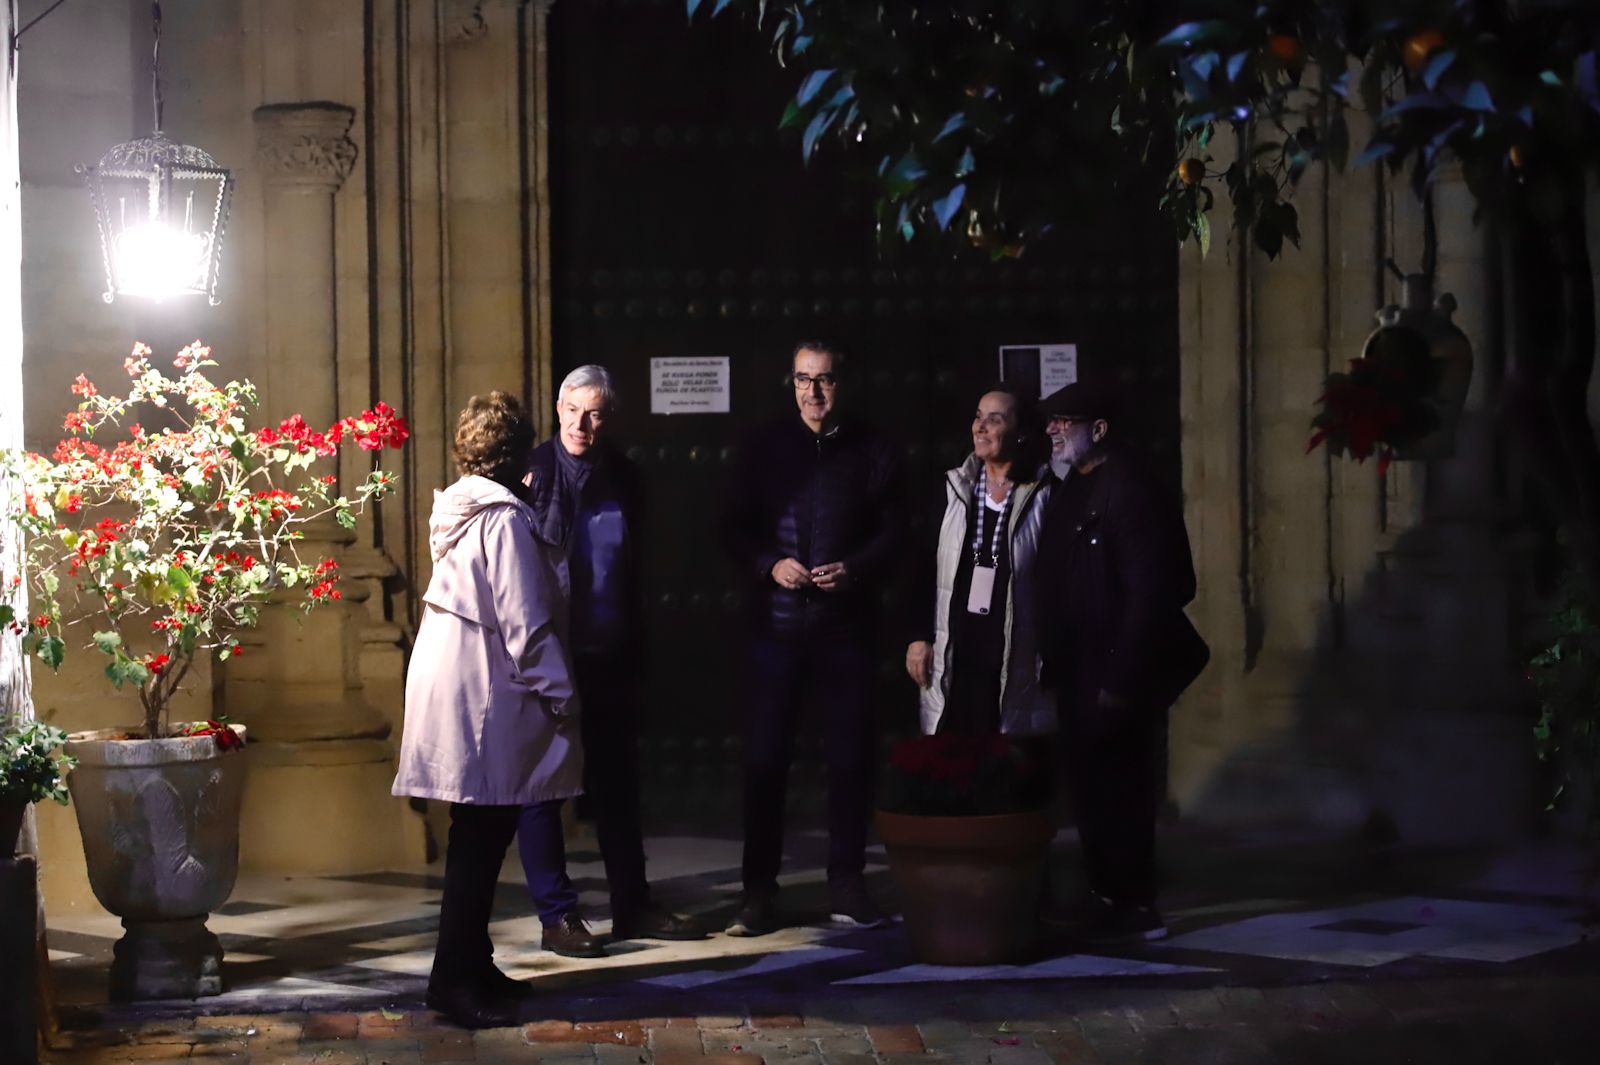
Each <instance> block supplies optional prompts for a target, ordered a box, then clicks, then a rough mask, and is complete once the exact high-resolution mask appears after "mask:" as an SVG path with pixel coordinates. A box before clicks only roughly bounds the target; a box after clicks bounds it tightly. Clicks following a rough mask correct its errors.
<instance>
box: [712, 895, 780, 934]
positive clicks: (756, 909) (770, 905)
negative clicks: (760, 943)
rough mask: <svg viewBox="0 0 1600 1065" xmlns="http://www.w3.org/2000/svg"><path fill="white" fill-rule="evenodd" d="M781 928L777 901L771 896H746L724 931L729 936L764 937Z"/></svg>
mask: <svg viewBox="0 0 1600 1065" xmlns="http://www.w3.org/2000/svg"><path fill="white" fill-rule="evenodd" d="M781 927H783V925H782V923H781V922H780V921H779V919H778V900H777V899H776V898H775V897H773V896H772V895H746V896H745V897H744V902H742V903H741V904H740V905H739V912H738V913H736V914H734V915H733V920H731V921H729V922H728V927H727V929H726V931H727V933H728V935H730V936H764V935H768V934H770V933H772V932H776V931H777V930H778V929H779V928H781Z"/></svg>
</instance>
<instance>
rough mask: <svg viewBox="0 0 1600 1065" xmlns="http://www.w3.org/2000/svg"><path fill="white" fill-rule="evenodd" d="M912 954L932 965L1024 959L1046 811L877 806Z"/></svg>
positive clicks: (1047, 830) (1048, 824)
mask: <svg viewBox="0 0 1600 1065" xmlns="http://www.w3.org/2000/svg"><path fill="white" fill-rule="evenodd" d="M878 836H879V838H880V839H882V840H883V844H884V847H885V848H887V849H888V852H889V870H890V872H891V873H892V874H893V875H894V882H895V889H896V891H897V892H898V897H899V902H900V907H901V910H902V911H903V913H904V915H905V928H906V938H907V939H908V940H909V942H910V945H911V953H912V954H913V955H914V956H915V957H916V958H917V959H918V960H919V961H924V962H930V963H932V964H934V965H999V964H1005V963H1009V962H1015V961H1020V960H1023V959H1025V958H1026V957H1027V955H1028V953H1029V951H1030V950H1032V948H1033V945H1034V943H1035V940H1036V932H1037V929H1038V914H1039V891H1040V887H1041V885H1042V883H1043V877H1042V872H1043V868H1044V860H1045V855H1046V853H1047V852H1048V850H1049V847H1050V840H1051V839H1052V838H1053V837H1054V836H1055V824H1054V823H1053V822H1052V820H1051V818H1050V815H1049V813H1048V812H1047V811H1042V810H1038V811H1027V812H1024V813H1015V814H996V815H992V816H985V817H919V816H917V815H915V814H895V813H888V812H886V811H883V810H879V811H878Z"/></svg>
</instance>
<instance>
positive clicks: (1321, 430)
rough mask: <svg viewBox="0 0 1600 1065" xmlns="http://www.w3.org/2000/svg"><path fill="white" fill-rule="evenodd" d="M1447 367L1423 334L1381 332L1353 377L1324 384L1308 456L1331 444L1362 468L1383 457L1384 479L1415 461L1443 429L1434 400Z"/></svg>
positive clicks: (1354, 362)
mask: <svg viewBox="0 0 1600 1065" xmlns="http://www.w3.org/2000/svg"><path fill="white" fill-rule="evenodd" d="M1441 362H1442V360H1439V359H1435V358H1434V355H1433V352H1432V350H1431V349H1430V348H1429V345H1428V338H1427V337H1425V336H1424V335H1423V334H1422V333H1421V332H1419V331H1418V330H1416V329H1412V328H1410V327H1407V326H1398V325H1394V326H1386V327H1385V328H1382V329H1379V330H1378V331H1377V332H1375V333H1374V334H1373V335H1372V337H1371V338H1370V339H1369V340H1368V341H1367V345H1366V348H1365V350H1364V351H1363V352H1362V354H1361V356H1360V357H1359V358H1355V359H1351V360H1350V367H1349V370H1348V371H1347V372H1344V373H1331V374H1329V375H1328V377H1327V380H1326V381H1324V382H1323V386H1322V395H1321V396H1320V397H1319V398H1318V400H1317V403H1318V404H1319V405H1320V407H1321V410H1319V411H1318V412H1317V414H1316V416H1315V417H1314V418H1313V419H1312V420H1311V429H1312V434H1311V440H1310V441H1309V442H1308V443H1307V444H1306V451H1307V452H1310V451H1313V450H1315V449H1316V448H1317V446H1318V445H1320V444H1326V445H1327V446H1328V450H1329V451H1330V452H1331V453H1333V454H1335V455H1348V456H1349V457H1350V458H1353V459H1355V460H1356V461H1357V462H1365V461H1366V460H1367V459H1368V458H1370V457H1371V456H1372V455H1373V454H1377V456H1378V472H1379V473H1383V472H1384V471H1385V470H1387V469H1388V468H1389V464H1390V463H1392V462H1393V461H1394V460H1395V459H1396V458H1405V457H1409V456H1410V455H1411V454H1412V453H1413V452H1414V451H1415V450H1416V449H1417V448H1418V447H1419V446H1420V445H1421V444H1422V443H1423V442H1424V441H1425V440H1427V439H1428V438H1429V437H1430V436H1431V435H1432V434H1434V433H1435V431H1437V430H1438V429H1439V428H1440V424H1441V423H1440V414H1439V408H1438V407H1437V406H1436V405H1435V402H1434V395H1435V393H1436V392H1437V391H1438V389H1439V385H1440V381H1441V377H1442V370H1441ZM1469 365H1470V364H1469ZM1468 372H1469V373H1470V369H1469V371H1468ZM1462 398H1463V401H1464V398H1465V397H1464V394H1463V397H1462Z"/></svg>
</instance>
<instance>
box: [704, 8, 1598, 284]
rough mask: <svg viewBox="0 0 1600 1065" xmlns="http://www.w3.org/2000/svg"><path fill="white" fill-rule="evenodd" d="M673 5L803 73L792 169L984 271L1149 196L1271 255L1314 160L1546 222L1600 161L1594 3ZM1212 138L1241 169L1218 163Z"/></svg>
mask: <svg viewBox="0 0 1600 1065" xmlns="http://www.w3.org/2000/svg"><path fill="white" fill-rule="evenodd" d="M687 8H688V13H689V15H690V17H691V18H693V17H695V16H696V15H697V14H698V13H701V12H702V10H705V11H708V12H709V13H710V14H711V15H713V16H714V15H717V14H722V13H724V12H728V13H738V14H743V15H744V16H746V17H748V18H751V19H754V20H756V21H757V22H758V23H759V24H760V25H761V26H763V27H764V28H765V29H766V30H767V31H768V32H769V34H770V40H771V43H772V47H773V50H774V52H775V54H776V56H777V58H778V60H779V61H780V62H781V63H783V64H784V66H785V67H787V68H788V69H790V70H791V71H792V72H793V75H794V78H795V86H796V87H795V93H794V96H793V98H792V99H791V100H790V101H789V104H788V107H787V109H786V111H785V113H784V115H783V116H782V124H784V125H785V126H792V127H795V128H797V129H798V130H800V138H799V139H800V149H801V153H802V155H803V156H804V157H805V158H806V159H807V160H809V159H811V158H812V157H813V156H815V155H816V154H817V153H818V152H819V151H822V150H823V147H824V145H826V144H828V143H830V142H832V143H835V144H837V145H841V146H843V147H844V148H845V149H846V150H847V151H848V152H849V153H851V154H852V156H853V157H854V158H855V159H856V161H857V162H858V163H860V164H862V165H863V166H866V167H869V168H870V169H871V171H872V174H873V176H874V177H875V179H876V181H877V186H878V190H879V199H878V223H879V229H880V234H881V235H882V236H884V237H891V236H898V237H899V238H901V239H905V240H910V239H912V238H913V237H915V236H916V234H917V233H918V232H920V231H925V232H933V233H938V234H954V235H955V236H956V237H957V238H964V239H967V240H970V241H972V242H973V243H975V244H978V245H980V246H982V247H986V248H989V249H990V250H991V251H992V252H993V253H994V254H995V255H1005V254H1010V255H1018V254H1021V252H1022V250H1023V249H1024V248H1025V247H1026V245H1027V244H1028V243H1030V242H1031V241H1034V240H1037V239H1038V238H1040V237H1041V236H1043V235H1045V234H1047V233H1049V232H1050V231H1051V230H1052V229H1053V228H1056V227H1058V226H1060V225H1063V224H1066V223H1068V222H1069V221H1070V219H1071V218H1072V217H1074V213H1075V212H1076V211H1079V210H1082V209H1084V206H1085V204H1086V202H1087V203H1089V204H1092V203H1093V202H1094V201H1095V200H1096V198H1097V197H1101V196H1107V195H1110V196H1116V195H1118V194H1122V195H1138V194H1140V193H1142V192H1143V191H1144V190H1145V188H1146V187H1147V186H1146V185H1145V183H1146V182H1149V181H1151V180H1152V179H1153V180H1154V181H1155V184H1156V186H1157V193H1156V195H1157V198H1158V203H1159V205H1160V206H1161V207H1162V208H1163V209H1164V210H1166V211H1167V212H1168V213H1169V214H1170V216H1171V217H1172V219H1173V222H1174V225H1175V227H1176V229H1177V234H1178V237H1179V239H1194V240H1196V241H1198V242H1199V243H1200V244H1201V245H1202V246H1208V245H1209V243H1210V233H1211V229H1210V222H1209V214H1208V212H1209V210H1210V209H1211V208H1212V207H1213V206H1214V204H1215V201H1216V199H1217V197H1218V195H1219V194H1220V195H1225V196H1226V197H1227V198H1228V200H1229V201H1230V202H1231V205H1232V208H1233V212H1232V214H1233V219H1234V222H1235V224H1236V225H1237V226H1239V227H1240V228H1241V229H1244V230H1247V231H1248V232H1249V233H1250V234H1251V235H1252V237H1253V239H1254V242H1255V244H1256V245H1257V246H1258V247H1260V248H1261V249H1263V250H1264V251H1265V252H1267V254H1269V255H1276V254H1278V253H1279V251H1280V250H1281V249H1282V247H1283V245H1284V243H1285V242H1289V243H1295V242H1297V241H1298V239H1299V226H1298V218H1297V215H1296V212H1295V209H1294V207H1293V204H1292V203H1291V202H1290V201H1291V196H1290V193H1291V192H1292V188H1293V186H1294V184H1295V183H1296V182H1297V181H1298V180H1299V179H1300V177H1301V176H1302V175H1304V174H1305V173H1307V172H1308V171H1309V170H1310V168H1312V167H1313V166H1315V165H1316V164H1318V163H1323V162H1326V163H1330V164H1332V165H1333V166H1335V167H1339V168H1342V167H1344V166H1346V165H1347V163H1351V162H1354V163H1356V164H1364V163H1371V162H1378V161H1382V162H1383V163H1384V164H1385V165H1387V166H1389V167H1391V168H1393V169H1394V170H1397V171H1398V170H1400V169H1402V168H1409V171H1410V174H1411V176H1412V177H1413V179H1414V180H1415V181H1416V183H1417V185H1418V187H1419V188H1421V187H1422V186H1423V185H1424V184H1425V183H1426V181H1427V180H1428V178H1429V176H1430V175H1431V174H1432V172H1433V171H1434V169H1435V168H1436V167H1437V166H1438V165H1439V163H1440V162H1441V161H1442V160H1445V159H1454V160H1457V161H1459V162H1460V163H1461V165H1462V167H1463V169H1464V172H1465V175H1466V178H1467V180H1468V182H1469V183H1470V184H1471V186H1472V189H1473V191H1474V193H1475V194H1476V195H1477V197H1478V200H1479V202H1480V204H1482V205H1484V206H1485V207H1491V208H1500V207H1503V206H1505V204H1506V201H1507V200H1508V198H1509V197H1510V195H1511V194H1512V193H1513V192H1516V191H1518V190H1519V189H1524V190H1525V191H1526V194H1527V195H1526V198H1527V200H1528V202H1529V204H1530V206H1531V207H1532V208H1533V209H1534V210H1536V211H1538V212H1539V213H1540V214H1541V216H1542V217H1543V218H1545V219H1547V220H1554V219H1557V218H1559V217H1561V215H1562V213H1563V211H1564V210H1565V205H1564V203H1563V200H1564V197H1565V196H1566V195H1567V194H1568V192H1569V190H1570V179H1571V175H1572V174H1573V173H1575V172H1579V171H1585V170H1587V169H1589V168H1591V167H1592V166H1593V165H1594V163H1595V160H1596V152H1597V146H1600V93H1597V86H1596V45H1597V42H1600V4H1593V3H1590V2H1588V0H1542V2H1541V0H1529V2H1523V3H1513V2H1502V3H1487V2H1482V0H1387V2H1385V0H1367V2H1361V0H1342V2H1314V0H1277V2H1273V3H1251V2H1241V0H1192V2H1185V0H1167V2H1164V3H1162V2H1142V0H1099V2H1089V0H1079V2H1072V0H931V2H918V3H915V4H912V3H878V2H869V0H713V2H707V0H687ZM1353 112H1354V113H1359V114H1360V115H1361V116H1362V118H1363V119H1364V121H1360V122H1356V121H1353V118H1352V113H1353ZM1355 125H1359V127H1360V128H1361V129H1362V131H1363V132H1362V133H1361V135H1360V136H1359V138H1356V137H1353V133H1352V126H1355ZM1222 130H1231V131H1233V132H1235V133H1238V134H1239V135H1240V137H1241V139H1242V140H1241V143H1242V144H1243V145H1244V151H1243V152H1242V155H1241V157H1239V158H1230V159H1229V160H1228V162H1227V165H1226V166H1221V167H1213V166H1211V165H1210V164H1211V163H1212V162H1213V159H1212V158H1211V155H1212V146H1213V141H1214V138H1215V137H1216V136H1217V134H1218V133H1219V131H1222ZM1356 139H1359V140H1360V141H1361V143H1353V140H1356ZM1129 163H1133V164H1134V165H1132V166H1130V165H1128V164H1129ZM1140 164H1143V165H1140ZM1152 170H1154V171H1156V173H1155V174H1154V175H1152V173H1151V171H1152Z"/></svg>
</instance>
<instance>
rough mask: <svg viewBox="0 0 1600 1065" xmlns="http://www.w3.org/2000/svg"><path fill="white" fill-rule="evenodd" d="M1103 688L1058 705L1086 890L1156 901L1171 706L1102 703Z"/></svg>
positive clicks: (1126, 900) (1138, 902) (1133, 902)
mask: <svg viewBox="0 0 1600 1065" xmlns="http://www.w3.org/2000/svg"><path fill="white" fill-rule="evenodd" d="M1097 695H1098V689H1096V688H1093V687H1091V688H1089V689H1087V690H1084V691H1083V692H1082V694H1081V695H1079V696H1078V697H1077V698H1072V697H1069V696H1068V695H1067V694H1066V692H1063V693H1062V695H1061V697H1060V700H1059V702H1058V704H1057V708H1058V711H1059V714H1060V721H1061V743H1062V747H1063V757H1064V760H1065V765H1064V768H1065V769H1066V777H1067V787H1068V789H1069V791H1070V794H1071V796H1072V805H1073V808H1074V811H1075V813H1076V816H1077V822H1078V839H1079V842H1080V843H1081V845H1082V848H1083V866H1084V872H1085V874H1086V875H1087V876H1088V879H1089V889H1090V890H1091V891H1093V892H1094V893H1095V894H1096V895H1099V896H1101V897H1102V898H1106V899H1109V900H1111V901H1112V902H1113V903H1116V904H1118V905H1127V906H1153V905H1155V901H1156V867H1155V848H1156V817H1157V815H1158V814H1159V813H1160V805H1161V794H1162V791H1163V789H1162V787H1161V781H1160V780H1159V779H1158V775H1159V774H1160V773H1161V771H1162V767H1163V764H1164V763H1163V758H1162V749H1161V748H1162V746H1163V744H1164V743H1165V740H1166V729H1165V728H1164V727H1163V726H1164V723H1165V721H1166V708H1165V707H1161V708H1152V707H1149V706H1143V705H1138V704H1130V705H1127V706H1122V707H1117V708H1107V707H1100V706H1098V705H1096V703H1095V698H1096V696H1097Z"/></svg>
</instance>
